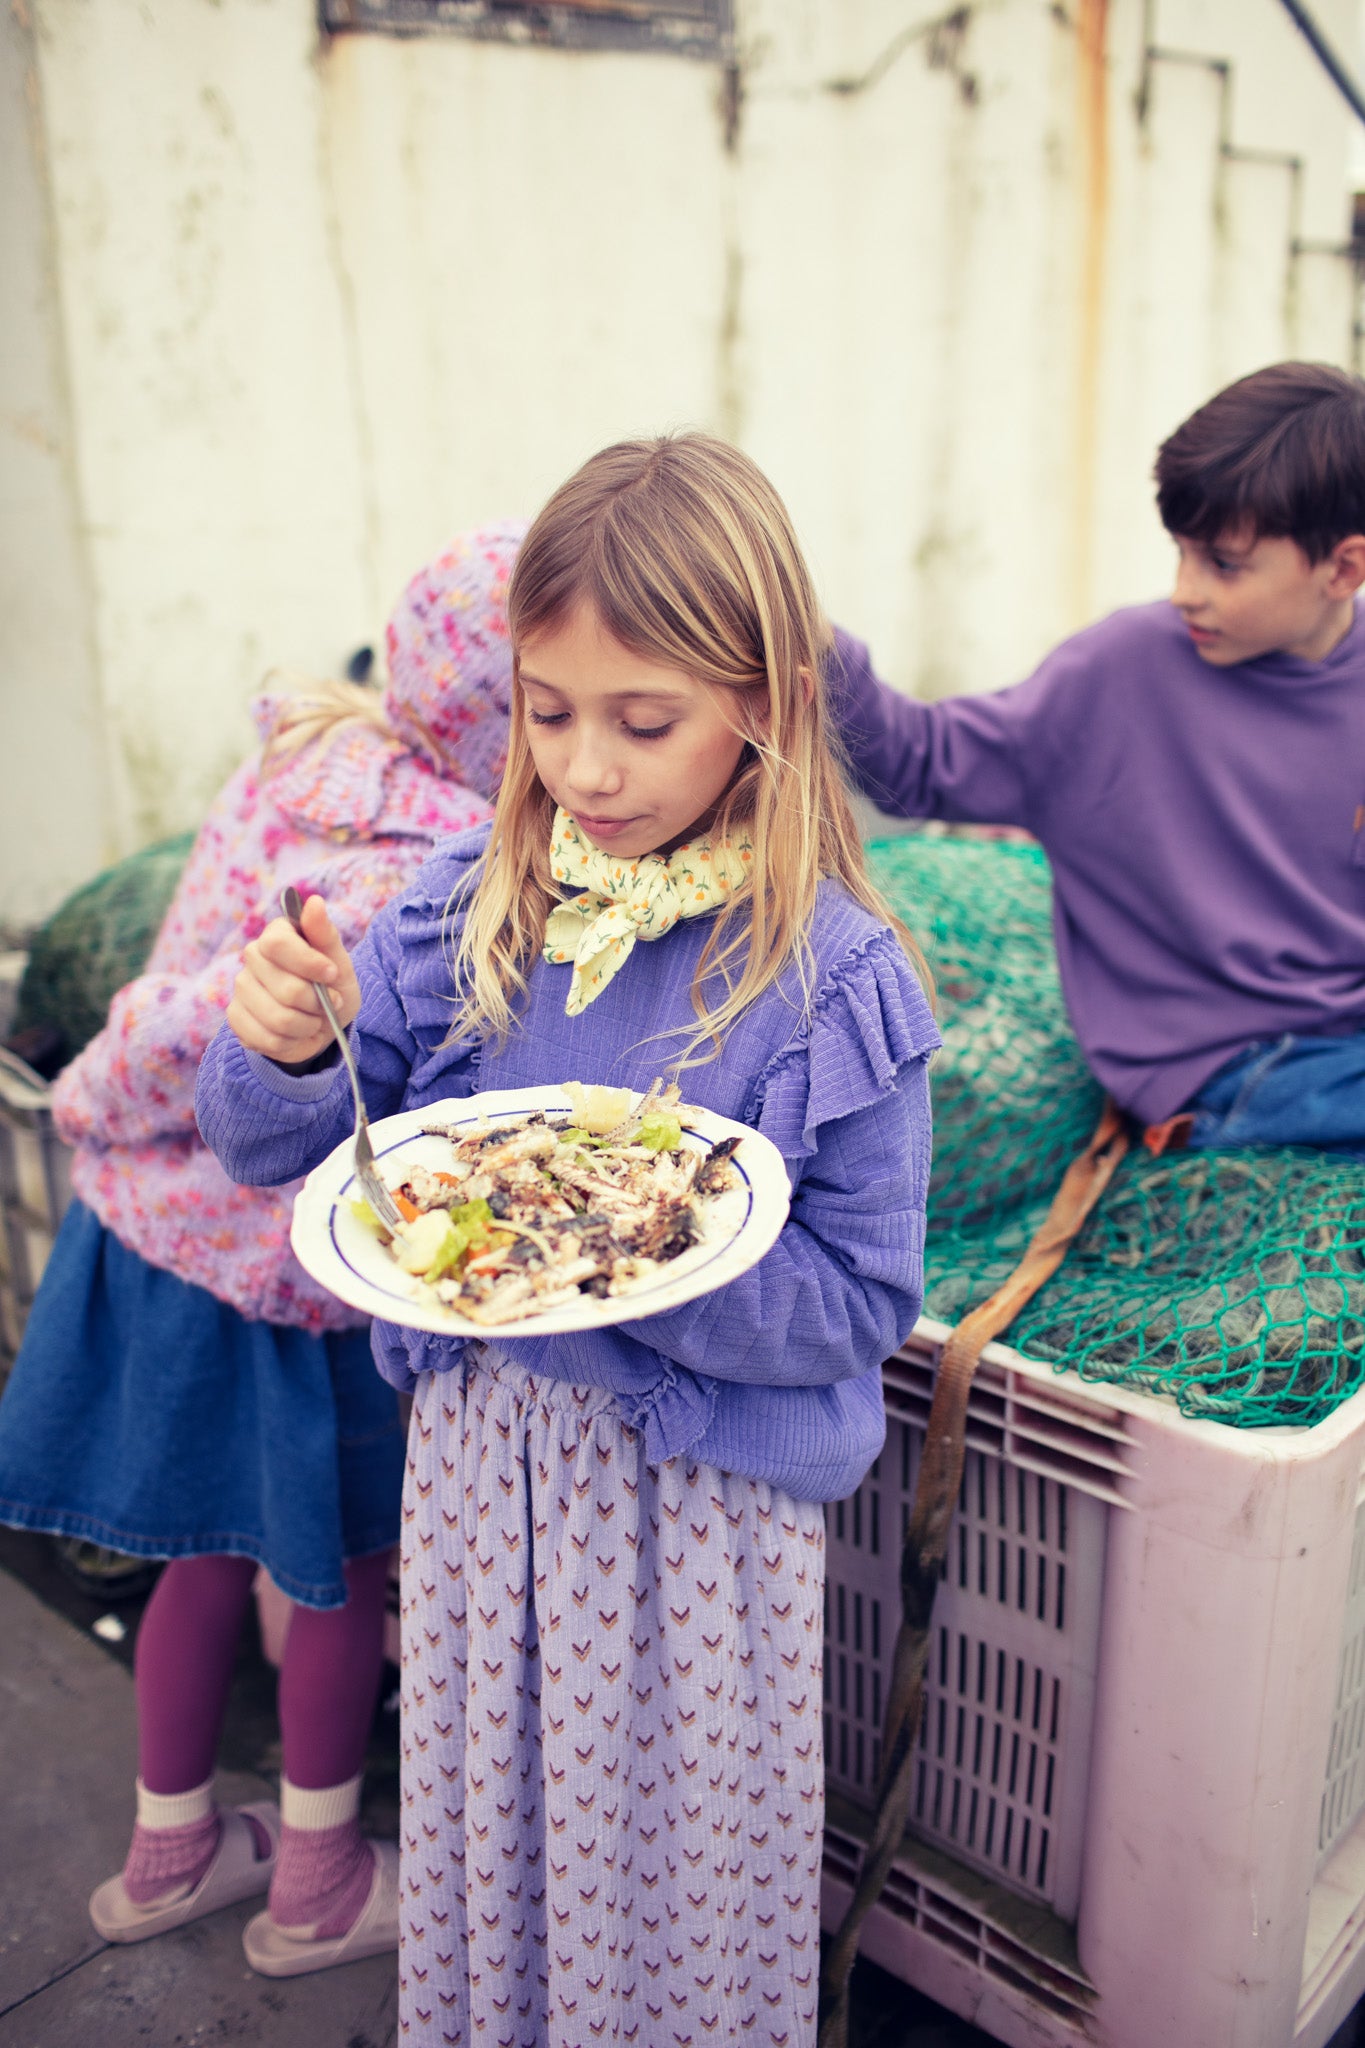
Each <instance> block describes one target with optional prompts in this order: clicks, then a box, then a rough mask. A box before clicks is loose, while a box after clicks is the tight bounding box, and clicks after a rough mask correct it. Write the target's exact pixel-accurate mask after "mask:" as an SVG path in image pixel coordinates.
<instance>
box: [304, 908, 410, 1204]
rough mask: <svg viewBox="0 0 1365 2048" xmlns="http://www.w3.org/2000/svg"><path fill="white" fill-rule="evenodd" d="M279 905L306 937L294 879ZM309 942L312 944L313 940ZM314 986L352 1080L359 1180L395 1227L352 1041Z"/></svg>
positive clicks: (324, 993)
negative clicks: (375, 1154)
mask: <svg viewBox="0 0 1365 2048" xmlns="http://www.w3.org/2000/svg"><path fill="white" fill-rule="evenodd" d="M280 908H281V909H282V910H283V912H284V914H285V916H286V917H287V918H288V919H289V922H290V924H292V925H293V927H294V930H295V931H296V932H297V933H298V935H299V937H300V938H303V937H304V936H305V934H304V929H303V904H302V903H301V902H300V900H299V892H298V890H297V889H296V888H295V887H294V885H293V883H292V882H291V883H290V884H289V887H288V888H287V889H286V890H285V891H284V893H283V894H282V895H281V897H280ZM308 943H309V944H311V943H312V942H311V940H310V941H309V942H308ZM312 988H313V993H314V995H315V996H316V997H317V999H318V1007H319V1008H320V1009H321V1011H322V1014H323V1016H324V1017H325V1018H326V1019H327V1022H328V1024H329V1026H330V1027H331V1032H332V1036H333V1038H334V1039H335V1040H336V1042H337V1050H338V1051H339V1052H340V1054H341V1057H342V1059H343V1060H344V1061H345V1063H346V1072H347V1074H348V1075H349V1077H350V1082H351V1093H352V1095H354V1097H355V1177H356V1179H357V1180H358V1181H359V1182H360V1185H361V1188H362V1189H363V1191H364V1195H365V1200H366V1201H367V1202H368V1203H369V1205H370V1207H371V1208H372V1209H373V1210H374V1213H375V1215H376V1216H377V1217H378V1218H379V1220H380V1222H381V1223H382V1224H383V1225H384V1228H385V1229H386V1230H392V1229H393V1228H394V1226H395V1224H397V1223H401V1222H402V1220H403V1219H402V1216H401V1215H400V1213H399V1209H398V1204H397V1203H396V1202H395V1201H394V1199H393V1196H392V1195H391V1194H390V1193H389V1191H388V1189H387V1188H386V1187H385V1185H384V1183H383V1181H382V1180H381V1179H380V1178H379V1171H378V1168H377V1167H376V1165H375V1158H374V1147H373V1145H372V1144H371V1143H370V1120H369V1118H368V1117H367V1116H366V1114H365V1098H364V1096H363V1095H362V1094H361V1092H360V1075H359V1074H358V1073H357V1072H356V1064H355V1055H354V1054H353V1053H352V1051H351V1047H350V1041H349V1040H348V1038H347V1036H346V1033H345V1030H344V1028H343V1027H342V1023H341V1020H340V1018H339V1017H338V1016H337V1013H336V1011H335V1009H334V1008H333V1007H332V998H331V996H330V995H329V994H328V993H327V990H326V989H325V988H324V987H323V985H322V983H321V982H320V981H315V982H314V983H313V984H312Z"/></svg>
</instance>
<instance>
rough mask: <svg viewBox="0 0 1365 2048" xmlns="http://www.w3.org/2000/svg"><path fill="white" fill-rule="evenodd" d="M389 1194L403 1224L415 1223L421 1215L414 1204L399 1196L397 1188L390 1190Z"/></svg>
mask: <svg viewBox="0 0 1365 2048" xmlns="http://www.w3.org/2000/svg"><path fill="white" fill-rule="evenodd" d="M389 1193H390V1194H391V1195H392V1196H393V1199H394V1203H395V1206H396V1207H397V1210H398V1213H399V1215H400V1216H401V1217H402V1219H403V1221H404V1222H405V1223H415V1222H416V1221H417V1218H418V1217H419V1216H420V1215H421V1213H422V1212H421V1210H420V1209H419V1208H418V1206H417V1204H416V1202H410V1201H409V1200H408V1198H407V1196H406V1195H401V1194H400V1193H399V1192H398V1189H397V1188H390V1190H389Z"/></svg>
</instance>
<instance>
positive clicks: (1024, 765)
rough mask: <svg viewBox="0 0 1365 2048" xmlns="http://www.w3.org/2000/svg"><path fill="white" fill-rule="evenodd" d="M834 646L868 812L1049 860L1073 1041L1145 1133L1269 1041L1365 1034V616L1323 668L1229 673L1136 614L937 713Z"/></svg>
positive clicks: (842, 711) (1168, 613)
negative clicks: (958, 825) (1034, 843)
mask: <svg viewBox="0 0 1365 2048" xmlns="http://www.w3.org/2000/svg"><path fill="white" fill-rule="evenodd" d="M837 641H838V656H837V659H836V662H835V663H834V665H833V675H832V678H831V680H832V682H833V684H834V689H835V702H836V706H837V707H838V711H839V717H840V722H841V725H842V728H843V737H844V742H845V745H846V747H847V749H848V752H849V757H850V760H851V763H852V766H853V771H854V774H855V776H856V778H857V780H858V782H859V784H860V785H861V787H862V789H863V790H864V791H865V793H866V794H867V795H868V796H869V797H871V799H872V801H873V802H874V803H876V804H877V805H879V807H880V808H881V809H883V810H885V811H888V812H891V813H893V814H895V815H899V816H901V817H909V818H950V819H956V820H961V821H974V822H977V823H983V824H984V823H991V824H1000V825H1020V826H1023V827H1024V828H1025V830H1027V831H1029V832H1031V833H1033V835H1034V836H1035V837H1036V838H1037V839H1038V840H1040V841H1041V843H1042V845H1043V847H1044V849H1045V850H1046V852H1047V856H1048V859H1049V861H1050V862H1051V864H1052V877H1053V891H1054V909H1053V922H1054V928H1055V932H1056V940H1057V962H1058V967H1059V969H1060V971H1061V979H1062V988H1063V991H1064V993H1065V996H1066V1001H1067V1007H1068V1009H1069V1011H1070V1013H1071V1021H1072V1024H1073V1026H1074V1027H1075V1031H1076V1036H1077V1038H1078V1039H1079V1040H1080V1043H1081V1046H1082V1048H1083V1049H1084V1051H1085V1055H1086V1058H1087V1059H1088V1060H1089V1062H1090V1064H1091V1066H1092V1068H1093V1069H1094V1071H1095V1073H1096V1075H1097V1076H1098V1078H1099V1080H1100V1081H1101V1082H1102V1083H1103V1085H1104V1086H1105V1087H1106V1088H1107V1089H1108V1090H1109V1091H1110V1093H1111V1094H1112V1095H1113V1096H1114V1098H1115V1099H1116V1101H1118V1102H1119V1103H1120V1104H1121V1105H1122V1106H1123V1107H1124V1108H1125V1109H1128V1110H1130V1111H1132V1113H1133V1114H1134V1115H1135V1116H1137V1117H1138V1118H1139V1119H1140V1120H1141V1121H1142V1122H1144V1123H1156V1122H1159V1121H1160V1120H1161V1119H1163V1118H1165V1117H1167V1116H1170V1115H1171V1114H1172V1113H1173V1112H1174V1111H1176V1110H1178V1109H1180V1108H1181V1107H1182V1106H1183V1105H1184V1104H1185V1103H1187V1102H1188V1101H1189V1100H1190V1098H1191V1097H1192V1096H1193V1095H1195V1094H1196V1093H1197V1092H1198V1090H1199V1089H1200V1088H1201V1087H1202V1085H1203V1084H1204V1082H1205V1081H1207V1080H1208V1079H1209V1078H1210V1076H1211V1075H1213V1074H1214V1073H1215V1072H1216V1071H1217V1069H1218V1068H1219V1067H1221V1066H1223V1065H1224V1064H1225V1063H1226V1062H1227V1061H1228V1060H1229V1059H1231V1058H1232V1057H1233V1055H1234V1054H1236V1053H1237V1052H1239V1051H1241V1050H1242V1049H1243V1048H1244V1047H1245V1046H1247V1045H1248V1044H1250V1043H1251V1042H1252V1041H1253V1040H1256V1039H1260V1038H1270V1037H1275V1036H1278V1035H1279V1034H1280V1033H1283V1032H1310V1033H1324V1034H1328V1035H1331V1034H1335V1033H1340V1032H1346V1031H1358V1030H1360V1029H1362V1028H1365V612H1362V611H1360V610H1358V611H1357V613H1356V618H1355V623H1354V624H1353V626H1352V627H1351V630H1350V632H1349V633H1348V634H1347V635H1346V637H1345V639H1344V640H1342V641H1341V642H1340V644H1339V645H1338V646H1337V647H1336V648H1335V649H1334V650H1333V652H1332V653H1331V654H1329V655H1328V657H1327V659H1326V660H1325V661H1317V662H1310V661H1302V660H1299V659H1298V658H1296V657H1294V656H1292V655H1288V654H1268V655H1265V656H1263V657H1262V658H1261V659H1260V660H1259V661H1246V662H1239V663H1238V664H1237V665H1236V666H1235V667H1232V668H1215V667H1212V666H1211V665H1210V664H1209V663H1208V662H1205V661H1203V660H1201V659H1200V657H1199V655H1198V654H1197V653H1196V652H1195V649H1194V646H1193V644H1192V642H1191V640H1190V637H1189V634H1188V632H1187V631H1186V629H1185V627H1184V625H1183V623H1182V621H1181V618H1180V615H1179V613H1178V612H1177V611H1176V610H1175V608H1174V606H1173V605H1171V604H1169V603H1164V602H1163V603H1160V604H1150V605H1143V606H1141V607H1138V608H1135V609H1133V610H1129V611H1121V612H1115V613H1114V614H1113V615H1112V617H1110V618H1107V619H1104V620H1102V621H1101V622H1100V624H1098V625H1096V626H1091V627H1089V628H1088V629H1087V630H1086V631H1085V632H1083V633H1078V634H1076V636H1075V637H1074V639H1071V640H1068V641H1066V642H1065V643H1064V644H1063V645H1062V646H1061V647H1059V648H1057V649H1056V650H1055V651H1054V652H1053V653H1052V654H1050V655H1049V656H1048V657H1047V659H1046V660H1045V661H1044V662H1043V664H1042V666H1041V667H1040V668H1039V669H1038V670H1037V671H1036V672H1035V673H1034V674H1033V675H1032V676H1030V677H1029V679H1028V681H1027V682H1023V683H1018V684H1016V685H1015V686H1014V687H1013V688H1012V689H1008V690H1000V691H998V692H996V693H995V694H993V695H988V696H980V697H952V698H947V699H945V700H944V701H943V702H941V703H937V704H923V703H918V702H916V701H915V700H913V699H912V698H909V697H902V696H900V695H898V694H897V693H895V692H894V691H891V690H889V689H887V688H886V686H885V685H884V684H882V683H879V682H878V681H877V678H876V676H875V675H874V674H873V671H872V666H871V662H870V659H869V656H868V652H867V649H866V647H864V646H863V644H862V643H861V641H857V640H854V639H852V638H850V636H848V635H847V634H844V633H840V634H838V635H837Z"/></svg>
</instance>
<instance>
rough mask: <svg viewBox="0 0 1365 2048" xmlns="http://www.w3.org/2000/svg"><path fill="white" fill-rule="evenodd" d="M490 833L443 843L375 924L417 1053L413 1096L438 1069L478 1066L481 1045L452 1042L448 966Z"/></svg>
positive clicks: (485, 829) (475, 831) (480, 830)
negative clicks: (415, 1043)
mask: <svg viewBox="0 0 1365 2048" xmlns="http://www.w3.org/2000/svg"><path fill="white" fill-rule="evenodd" d="M491 829H492V828H491V824H488V823H485V824H482V825H475V826H473V827H472V828H471V829H470V830H469V831H467V832H460V833H457V834H456V835H455V836H454V837H453V838H450V839H443V840H442V841H441V842H440V844H439V845H438V846H437V847H436V848H435V849H434V851H433V852H432V853H431V854H430V855H429V856H428V858H427V859H426V860H424V861H423V863H422V865H421V867H420V868H418V870H417V873H416V874H415V875H414V876H413V878H412V880H411V882H410V883H409V884H408V887H407V888H406V889H405V890H404V891H403V893H402V895H401V896H399V897H398V898H397V900H396V901H395V902H394V903H392V904H391V905H390V906H389V908H388V910H387V911H385V912H384V913H383V916H382V917H381V918H380V919H379V920H377V921H376V927H375V937H376V941H377V943H378V945H379V947H380V951H381V953H382V954H384V955H386V956H387V958H388V962H389V966H388V975H389V976H391V978H392V981H393V985H394V987H395V989H396V992H397V995H398V1000H399V1002H400V1004H401V1006H402V1009H403V1013H404V1016H405V1017H406V1018H407V1022H408V1026H409V1029H410V1030H411V1032H412V1034H413V1037H414V1038H415V1040H416V1042H417V1045H418V1047H419V1048H420V1053H419V1059H418V1062H417V1064H416V1065H415V1066H414V1068H413V1071H412V1075H411V1079H410V1089H411V1090H412V1091H414V1092H415V1091H419V1090H420V1089H421V1087H422V1086H424V1085H425V1082H426V1080H427V1079H428V1078H429V1075H430V1073H434V1072H436V1071H437V1070H440V1071H441V1072H443V1073H444V1072H445V1070H446V1068H449V1070H450V1074H451V1076H453V1075H454V1074H455V1072H456V1071H457V1069H458V1070H459V1071H464V1070H465V1068H467V1069H468V1072H469V1073H471V1074H472V1073H473V1072H474V1071H475V1070H476V1068H477V1063H478V1045H477V1042H476V1041H475V1040H473V1039H470V1040H468V1041H467V1042H462V1043H456V1042H453V1041H452V1040H451V1038H450V1026H451V1021H452V1019H453V1017H454V1014H455V1010H456V991H455V982H454V978H453V975H452V971H451V969H452V963H453V961H454V957H455V952H456V949H457V947H458V946H459V943H460V935H461V931H462V928H463V924H464V914H465V910H466V908H467V906H468V904H469V901H470V898H471V896H472V894H473V891H474V888H475V886H476V885H477V882H478V878H479V871H480V865H481V863H482V860H483V856H484V854H485V852H486V851H487V848H488V838H489V833H490V831H491ZM452 1062H453V1064H452ZM455 1092H459V1091H458V1090H457V1091H455Z"/></svg>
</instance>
